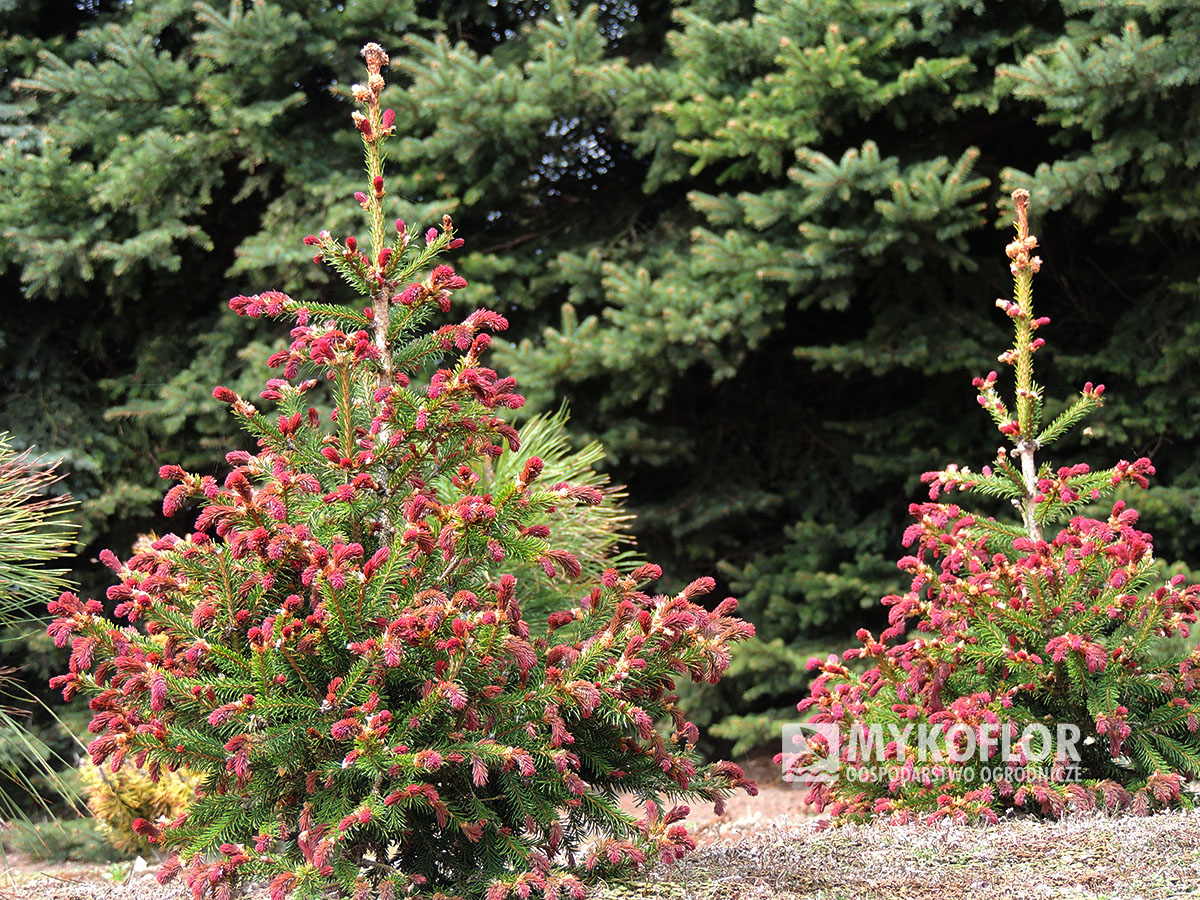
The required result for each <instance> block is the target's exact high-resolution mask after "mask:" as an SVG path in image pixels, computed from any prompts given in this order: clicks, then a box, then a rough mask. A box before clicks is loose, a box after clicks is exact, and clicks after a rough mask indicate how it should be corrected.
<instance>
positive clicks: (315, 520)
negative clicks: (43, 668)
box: [50, 44, 755, 900]
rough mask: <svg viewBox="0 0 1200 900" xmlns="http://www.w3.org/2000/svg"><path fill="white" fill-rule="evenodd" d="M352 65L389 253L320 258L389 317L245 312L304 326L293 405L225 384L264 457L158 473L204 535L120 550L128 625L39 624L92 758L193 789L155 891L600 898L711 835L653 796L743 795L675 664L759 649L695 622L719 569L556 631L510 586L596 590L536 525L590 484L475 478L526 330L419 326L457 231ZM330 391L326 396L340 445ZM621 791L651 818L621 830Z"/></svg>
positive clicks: (315, 242)
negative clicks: (252, 888) (325, 387)
mask: <svg viewBox="0 0 1200 900" xmlns="http://www.w3.org/2000/svg"><path fill="white" fill-rule="evenodd" d="M363 55H364V58H365V59H366V61H367V68H368V80H367V82H366V84H365V85H355V87H354V90H353V93H354V97H355V99H356V101H357V102H358V103H359V104H360V105H361V111H356V112H355V113H354V114H353V116H354V121H355V124H356V126H357V128H358V130H359V132H361V135H362V140H363V146H364V149H365V152H366V167H367V174H368V182H367V186H366V190H365V191H361V192H359V193H357V194H356V195H355V198H356V200H357V201H358V203H359V204H360V205H361V207H362V208H363V210H364V211H365V213H366V218H367V221H368V230H369V237H368V239H367V240H366V241H364V242H363V244H362V245H360V244H359V242H358V241H357V240H356V239H355V238H354V237H353V236H351V237H347V238H345V239H344V240H340V241H339V240H335V239H334V238H333V237H332V236H331V235H330V234H329V233H328V232H322V233H321V234H320V235H319V236H315V237H309V238H306V239H305V240H306V243H308V244H310V245H312V246H314V247H315V248H316V252H317V256H316V260H317V261H318V262H322V263H326V264H328V265H330V266H332V267H333V268H334V269H335V270H336V271H337V272H338V273H339V274H340V275H341V276H342V277H343V278H344V279H345V281H346V282H347V283H348V284H349V285H351V286H352V287H353V288H354V289H355V290H356V291H358V293H359V294H361V295H363V296H365V297H366V298H368V301H369V302H368V304H367V305H366V307H365V308H355V307H351V306H341V305H332V304H325V303H301V302H299V301H296V300H293V299H292V298H291V297H289V296H287V295H285V294H283V293H280V292H274V291H268V292H265V293H261V294H257V295H254V296H249V297H247V296H239V297H235V298H234V299H233V300H231V301H230V306H231V307H232V308H233V310H234V311H235V312H237V313H239V314H240V315H245V316H255V317H261V316H268V317H283V318H293V319H294V320H295V321H296V327H295V328H293V330H292V332H291V337H292V342H291V344H290V346H289V347H288V348H287V349H285V350H281V351H279V352H278V353H276V354H275V355H274V356H273V357H272V358H271V360H270V362H271V365H272V366H276V367H280V368H282V370H283V371H282V375H283V377H280V378H273V379H271V380H270V381H268V382H267V387H266V390H264V391H263V392H262V395H261V396H262V397H263V399H265V400H269V401H274V402H275V403H276V404H277V405H278V407H279V414H278V415H277V416H269V415H267V414H266V413H264V412H262V411H260V409H259V408H258V407H257V406H256V405H254V404H253V403H251V402H249V401H248V400H246V399H243V398H242V397H240V396H238V395H237V394H235V393H234V392H233V391H231V390H229V389H227V388H223V387H218V388H217V389H216V390H215V391H214V396H215V397H216V398H217V399H218V400H221V401H223V402H226V403H228V404H229V405H230V407H231V409H232V411H233V414H234V415H235V416H236V417H237V419H238V420H239V422H240V423H241V424H242V426H243V427H244V428H245V429H246V430H247V431H248V432H249V433H250V434H251V435H252V436H253V437H254V438H255V439H256V441H257V452H254V453H249V452H243V451H234V452H231V453H229V454H228V456H227V460H228V462H229V463H230V464H231V465H232V466H233V469H232V471H231V472H230V473H229V475H228V476H227V477H226V478H225V480H224V484H223V485H222V484H220V483H219V482H218V481H217V480H216V479H214V478H213V477H211V476H208V475H196V474H190V473H188V472H185V471H183V470H182V469H181V468H180V467H178V466H172V465H168V466H165V467H163V469H162V473H161V474H162V475H163V477H164V478H167V479H169V480H173V481H177V482H178V484H177V485H176V486H174V487H172V488H171V489H170V490H169V491H168V492H167V494H166V497H165V499H164V501H163V510H164V512H165V513H166V514H167V515H172V514H175V513H177V512H179V511H180V509H181V508H182V507H183V505H184V504H185V503H187V502H189V501H190V500H192V499H193V498H194V499H196V500H198V501H199V503H200V505H201V506H202V509H201V511H200V513H199V516H198V518H197V519H196V523H195V529H194V531H193V532H191V533H189V534H186V535H184V536H182V537H180V536H177V535H173V534H169V535H166V536H164V537H162V538H159V539H158V540H156V541H154V542H153V543H152V544H151V545H150V546H149V547H147V548H144V549H143V550H141V551H140V552H138V553H136V554H135V555H134V556H133V557H132V558H131V559H129V560H127V561H124V562H122V561H120V560H118V559H117V558H116V557H115V556H114V555H113V554H112V553H111V552H105V553H104V554H103V559H104V561H105V562H106V563H107V564H108V565H109V566H111V567H112V568H113V569H114V570H115V571H116V573H117V575H118V576H119V578H120V583H119V584H118V585H116V586H114V587H112V588H110V589H109V592H108V595H109V598H110V599H111V600H114V601H116V603H117V606H116V610H115V614H116V615H117V616H118V617H123V618H125V619H127V620H128V622H129V623H130V624H129V625H126V626H123V627H121V626H117V625H115V624H114V623H113V622H111V621H110V620H108V619H107V618H106V617H105V616H104V615H103V614H102V605H101V604H100V603H99V602H97V601H94V600H91V601H87V602H84V601H82V600H80V599H79V598H78V597H76V596H75V595H73V594H69V593H68V594H64V595H62V597H60V598H59V599H58V600H57V601H56V602H55V603H53V604H52V610H51V611H52V612H54V613H55V614H56V615H57V616H58V618H57V619H56V621H55V622H54V623H53V624H52V625H51V626H50V633H51V634H52V635H53V636H54V638H55V639H56V641H57V642H58V644H59V645H60V646H65V645H66V644H67V643H70V644H71V648H72V652H71V659H70V671H69V672H68V673H67V674H65V675H61V676H59V677H57V678H56V679H54V682H53V683H54V684H55V686H57V687H61V688H62V690H63V694H64V696H65V697H67V698H70V697H71V696H72V695H74V694H76V693H83V694H86V695H90V696H91V707H92V709H93V711H94V713H95V715H94V718H93V720H92V724H91V730H92V731H93V732H95V733H97V735H98V736H97V737H96V739H95V740H94V741H93V742H92V743H91V745H90V748H89V749H90V753H91V757H92V760H93V761H94V762H95V764H96V765H98V766H99V765H107V766H108V767H109V768H110V769H111V770H113V771H116V770H119V769H120V768H121V766H122V765H123V764H126V763H128V762H133V763H134V764H136V765H137V766H139V767H144V768H145V770H146V771H147V772H148V773H149V774H150V775H151V777H157V775H158V774H159V773H160V772H162V771H164V770H177V769H179V768H180V767H183V766H186V767H188V768H189V769H190V770H192V771H194V772H196V773H197V774H198V776H199V778H200V784H199V787H198V789H197V792H196V798H195V801H194V803H193V804H192V805H191V807H190V808H189V809H188V811H187V812H185V813H183V814H182V815H180V816H178V817H177V818H176V819H174V820H173V821H171V822H169V823H167V822H161V821H147V820H145V819H139V820H137V822H135V828H136V830H137V831H138V833H139V834H141V835H143V836H145V837H147V838H148V839H149V840H151V841H153V842H155V843H157V844H159V845H161V846H162V847H163V848H165V849H166V850H168V851H170V852H171V854H172V855H171V857H170V858H169V860H168V862H167V863H166V864H165V865H164V866H163V868H162V870H161V872H160V878H161V879H169V878H172V877H174V876H175V875H177V874H178V873H179V872H180V870H181V869H183V867H184V866H186V877H187V881H188V883H189V885H190V886H191V888H192V890H193V892H194V893H195V895H196V897H197V898H201V897H212V898H216V900H228V898H230V897H232V896H234V895H235V894H236V892H237V891H238V889H239V886H240V885H242V884H244V883H245V882H247V881H248V880H250V881H253V880H268V879H269V881H270V885H271V896H272V898H274V900H280V898H283V897H286V896H295V897H304V898H315V897H328V896H330V895H335V896H340V897H355V898H362V897H368V896H369V897H379V898H384V900H386V898H390V897H400V896H404V897H433V896H437V897H450V896H456V897H464V898H466V897H484V896H486V897H487V898H488V900H502V898H505V897H507V896H510V895H512V896H518V897H522V898H524V897H528V896H530V895H531V894H534V895H536V894H540V895H542V896H544V897H546V898H556V897H563V896H570V897H576V898H578V897H582V896H583V895H584V883H585V881H586V880H587V879H589V878H596V877H607V876H612V875H619V874H622V873H625V872H628V871H630V870H634V869H637V868H640V867H641V866H642V865H643V864H645V863H647V862H648V860H650V859H651V858H662V859H664V860H667V861H670V860H672V859H674V858H675V857H677V856H678V855H679V854H680V853H682V852H683V851H684V850H686V849H687V848H688V847H690V846H691V843H692V842H691V839H690V838H689V837H688V835H687V831H686V829H685V828H684V827H683V826H681V825H679V824H677V823H678V822H679V821H680V820H681V819H682V818H683V817H684V816H686V813H687V808H686V807H685V806H672V807H671V808H670V809H668V810H665V811H663V812H660V810H659V806H658V803H660V802H661V800H662V798H664V797H665V798H667V799H668V800H670V801H675V800H681V799H685V798H688V797H696V798H701V799H704V800H708V801H712V802H715V803H717V804H718V805H719V804H720V803H721V802H722V800H723V799H724V798H725V797H726V796H727V795H728V794H729V793H730V792H731V791H732V790H734V789H735V788H738V787H743V788H745V789H747V790H748V791H750V792H751V793H753V792H754V790H755V788H754V786H753V784H752V783H751V782H747V781H746V780H745V779H744V778H743V775H742V772H741V770H740V769H738V767H736V766H734V765H733V764H731V763H726V762H721V763H715V764H710V765H701V763H700V760H699V759H698V757H697V754H696V753H695V750H694V742H695V741H696V738H697V732H696V729H695V727H694V726H693V725H691V724H690V723H689V722H687V721H686V720H685V719H684V718H683V716H682V715H681V714H680V712H679V710H678V709H677V708H676V705H675V699H676V698H675V695H674V693H673V690H674V685H675V679H676V678H678V677H681V676H691V677H692V678H693V679H696V680H709V681H715V680H716V679H718V678H719V677H720V675H721V673H722V672H723V671H724V670H725V669H726V667H727V666H728V664H729V653H730V645H731V643H733V642H736V641H738V640H741V639H743V638H745V637H747V636H749V635H750V634H751V633H752V631H753V629H752V628H751V626H749V625H747V624H746V623H744V622H742V621H741V620H739V619H737V618H735V617H733V616H732V615H731V614H732V612H733V611H734V609H735V608H736V601H734V600H732V599H730V600H726V601H725V602H723V603H721V604H719V605H717V606H716V608H715V609H714V610H712V611H708V610H706V609H704V608H702V607H701V606H699V605H697V604H696V603H695V600H696V598H697V597H698V596H699V595H702V594H704V593H706V592H708V591H710V590H711V589H712V587H713V582H712V580H711V579H700V580H699V581H696V582H694V583H692V584H691V585H689V586H688V587H687V588H685V589H684V590H683V591H681V592H680V593H678V594H676V595H675V596H671V597H668V596H661V595H660V596H651V595H650V594H648V593H646V592H645V591H644V590H643V586H644V585H645V584H646V583H647V582H651V581H653V580H655V579H657V578H658V577H659V576H660V575H661V572H660V570H659V569H658V567H656V566H653V565H649V564H645V565H641V566H639V567H637V568H635V569H634V570H633V571H632V572H630V573H629V574H627V575H622V574H620V573H618V572H617V571H616V570H615V569H608V570H606V571H604V572H603V574H602V575H601V576H600V577H599V579H598V583H592V584H588V585H580V586H579V587H578V593H577V596H578V597H579V599H578V601H577V602H576V603H575V604H574V605H573V606H572V607H571V608H568V609H562V610H558V611H555V612H554V613H552V614H551V615H549V616H548V617H547V618H545V619H543V620H542V621H540V622H539V621H536V620H531V619H527V618H526V617H525V616H523V614H522V611H521V604H520V598H521V590H522V588H521V584H520V583H518V581H517V579H516V578H514V577H513V575H512V574H511V572H512V571H513V570H520V569H522V568H524V569H525V570H528V567H529V566H530V564H536V566H537V567H538V569H539V570H540V577H545V578H566V579H573V578H577V577H578V576H580V574H581V564H580V562H579V560H578V559H577V558H576V556H575V555H574V554H572V553H571V552H570V551H568V550H565V549H563V548H562V547H560V546H555V545H554V544H553V543H551V537H552V535H551V533H550V527H549V525H548V524H547V523H548V522H555V521H558V519H561V517H562V515H563V514H564V512H565V511H566V512H569V510H570V509H571V508H573V507H575V506H577V505H584V506H587V505H589V504H596V503H598V502H600V500H601V499H602V497H601V493H600V491H599V490H598V489H597V488H596V487H594V486H588V485H575V484H569V483H553V484H547V485H543V484H542V483H540V482H539V476H541V475H542V473H543V461H542V460H540V459H538V458H535V457H531V458H527V459H525V460H524V461H523V462H522V463H521V464H520V465H518V466H516V467H515V468H513V467H511V466H510V465H507V464H506V465H505V466H496V467H495V468H494V469H493V473H499V472H511V477H507V476H506V477H503V478H501V477H492V478H491V479H490V481H491V483H490V487H489V489H488V490H487V491H486V492H483V491H481V490H480V477H481V476H480V471H481V470H480V465H479V464H480V462H481V461H486V460H496V459H501V460H504V459H505V458H506V454H516V453H517V452H518V450H519V440H518V432H517V431H516V429H515V428H513V427H512V425H510V424H509V423H508V422H506V421H505V420H504V418H503V417H502V416H501V415H500V412H501V411H502V410H504V409H506V408H515V407H518V406H520V405H521V403H522V402H523V401H522V399H521V397H520V396H519V395H518V394H517V393H516V392H515V382H514V380H513V379H512V378H505V377H500V376H499V375H497V373H496V372H495V371H493V370H492V369H489V368H486V367H484V366H483V365H482V364H481V363H480V358H481V356H482V354H483V352H484V351H485V349H486V348H487V346H488V343H489V332H495V331H499V330H501V329H503V328H504V327H505V326H506V325H507V323H506V321H505V319H504V318H503V317H502V316H500V315H498V314H496V313H494V312H490V311H487V310H479V311H476V312H473V313H471V314H470V315H468V316H467V317H466V318H465V319H463V320H462V321H461V322H458V323H457V324H448V325H443V326H441V327H438V328H432V329H431V328H429V327H428V324H429V323H430V321H431V320H432V319H433V318H434V317H435V316H436V315H437V314H438V313H439V312H440V313H446V312H449V310H450V307H451V295H452V294H453V293H454V292H455V291H456V290H458V289H460V288H462V287H464V286H465V285H466V282H465V281H464V280H463V278H462V277H461V276H459V275H458V274H457V273H456V272H455V271H454V269H452V268H451V267H450V266H448V265H444V264H442V265H437V266H434V267H433V268H432V270H431V271H428V273H427V274H424V275H423V277H422V275H421V273H423V272H425V271H426V270H427V269H428V268H429V267H430V266H431V264H432V263H433V262H434V260H435V258H436V257H438V256H439V255H440V254H441V253H443V252H444V251H446V250H451V249H454V248H456V247H458V246H460V245H461V244H462V240H461V239H460V238H458V237H457V236H456V235H455V231H454V228H453V224H452V223H451V221H450V218H449V217H445V218H443V220H442V224H441V227H440V228H431V229H429V230H428V231H427V232H425V234H424V235H423V236H422V237H420V238H416V239H414V237H413V235H412V233H411V232H410V231H408V230H407V229H406V227H405V225H404V223H403V222H400V221H397V222H396V227H395V230H394V232H393V233H392V234H391V236H390V237H389V235H388V234H387V231H388V229H386V228H385V225H384V198H385V196H386V191H385V186H384V177H383V168H382V167H383V158H384V154H383V146H384V141H385V139H386V138H387V137H388V136H389V135H390V134H391V133H392V131H393V121H394V115H393V113H392V111H391V110H383V109H381V108H380V103H379V96H380V91H381V90H382V88H383V75H382V70H383V68H384V66H386V64H387V62H388V59H387V55H386V54H385V53H384V51H383V50H382V49H381V48H380V47H379V46H378V45H375V44H368V45H367V46H366V47H365V48H364V50H363ZM310 369H312V370H315V371H312V372H310V371H308V370H310ZM431 369H432V370H433V371H432V373H431V374H430V370H431ZM311 375H317V376H319V377H323V378H325V379H327V380H328V381H329V383H330V385H331V389H332V395H333V398H334V404H333V410H332V412H331V413H330V415H329V417H328V418H329V424H330V425H331V427H330V428H329V429H328V430H327V428H326V423H325V422H324V421H323V420H322V416H321V415H320V414H319V413H318V411H317V410H316V409H315V408H313V407H311V406H309V405H308V404H309V401H308V400H307V395H308V394H309V392H310V391H312V390H313V388H314V387H316V385H317V384H318V378H317V377H309V376H311ZM447 485H449V486H447ZM555 517H558V518H555ZM134 623H142V624H143V626H144V627H143V628H142V629H140V630H139V629H138V628H137V627H135V625H134ZM661 721H668V722H670V723H671V727H670V729H669V730H668V731H665V732H664V731H660V729H659V727H658V726H657V725H656V723H659V722H661ZM621 793H629V794H632V795H634V796H636V797H637V798H638V799H640V800H641V801H642V802H644V803H645V805H646V813H645V815H644V816H642V817H640V818H638V817H634V816H630V815H628V814H627V813H625V812H623V811H622V809H621V807H620V805H619V803H618V795H619V794H621Z"/></svg>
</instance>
